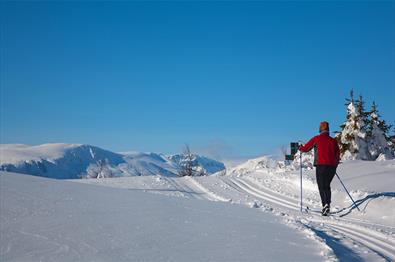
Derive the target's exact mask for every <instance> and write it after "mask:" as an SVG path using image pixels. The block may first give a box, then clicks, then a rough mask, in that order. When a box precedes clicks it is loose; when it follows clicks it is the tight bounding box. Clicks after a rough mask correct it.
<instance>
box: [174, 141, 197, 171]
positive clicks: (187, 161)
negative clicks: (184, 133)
mask: <svg viewBox="0 0 395 262" xmlns="http://www.w3.org/2000/svg"><path fill="white" fill-rule="evenodd" d="M193 158H194V157H193V154H192V153H191V150H190V148H189V146H188V144H185V147H184V150H183V154H182V159H181V160H180V171H179V172H178V175H179V176H193Z"/></svg>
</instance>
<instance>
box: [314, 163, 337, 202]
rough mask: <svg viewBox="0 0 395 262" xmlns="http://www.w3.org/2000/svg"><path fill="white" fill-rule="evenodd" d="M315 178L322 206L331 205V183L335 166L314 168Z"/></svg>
mask: <svg viewBox="0 0 395 262" xmlns="http://www.w3.org/2000/svg"><path fill="white" fill-rule="evenodd" d="M315 172H316V178H317V184H318V190H319V191H320V196H321V202H322V206H325V205H326V204H328V205H330V204H331V182H332V179H333V177H334V176H335V174H336V167H335V166H324V165H317V166H316V170H315Z"/></svg>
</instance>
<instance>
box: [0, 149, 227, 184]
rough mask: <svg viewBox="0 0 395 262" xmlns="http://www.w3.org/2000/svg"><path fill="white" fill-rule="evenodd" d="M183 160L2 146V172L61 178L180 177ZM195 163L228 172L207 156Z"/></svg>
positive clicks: (208, 169) (211, 170)
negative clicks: (181, 161)
mask: <svg viewBox="0 0 395 262" xmlns="http://www.w3.org/2000/svg"><path fill="white" fill-rule="evenodd" d="M181 158H182V155H172V156H166V155H164V154H157V153H142V152H125V153H114V152H111V151H108V150H104V149H101V148H99V147H95V146H91V145H81V144H44V145H38V146H29V145H21V144H0V170H3V171H10V172H16V173H23V174H30V175H36V176H43V177H50V178H57V179H70V178H72V179H75V178H81V177H88V178H97V177H117V176H144V175H156V174H161V175H166V176H177V175H178V173H179V169H180V166H179V161H180V159H181ZM194 161H195V162H196V166H197V167H198V168H199V169H200V170H202V171H204V173H206V174H212V173H215V172H218V171H220V170H224V169H225V166H224V164H223V163H221V162H218V161H215V160H213V159H209V158H206V157H204V156H199V155H194Z"/></svg>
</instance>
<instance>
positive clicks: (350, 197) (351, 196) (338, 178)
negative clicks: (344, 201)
mask: <svg viewBox="0 0 395 262" xmlns="http://www.w3.org/2000/svg"><path fill="white" fill-rule="evenodd" d="M335 174H336V176H337V178H338V179H339V181H340V183H341V184H342V186H343V187H344V190H346V192H347V194H348V196H349V197H350V199H351V201H352V202H353V204H354V206H355V207H356V208H357V209H358V211H359V212H361V210H360V209H359V207H358V206H357V204H356V203H355V201H354V199H353V198H352V196H351V195H350V193H349V192H348V190H347V188H346V186H345V185H344V184H343V181H342V180H341V179H340V177H339V175H338V174H337V173H335Z"/></svg>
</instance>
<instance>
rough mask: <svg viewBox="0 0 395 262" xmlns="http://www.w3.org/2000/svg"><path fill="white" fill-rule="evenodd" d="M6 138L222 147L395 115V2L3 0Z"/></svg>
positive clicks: (238, 151) (270, 148)
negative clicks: (350, 115) (373, 112)
mask: <svg viewBox="0 0 395 262" xmlns="http://www.w3.org/2000/svg"><path fill="white" fill-rule="evenodd" d="M0 5H1V8H0V10H1V11H0V16H1V18H0V19H1V32H2V33H1V69H0V70H1V71H0V72H1V79H0V81H1V82H0V83H1V143H27V144H40V143H48V142H67V143H69V142H73V143H88V144H93V145H97V146H100V147H104V148H107V149H110V150H114V151H124V150H136V151H156V152H165V153H175V152H178V151H180V150H181V148H182V146H183V144H184V143H189V144H190V146H191V148H192V149H195V150H197V151H201V152H205V153H207V154H211V155H213V154H218V155H220V156H224V157H230V156H240V155H244V156H251V155H260V154H266V153H274V152H275V151H276V149H277V148H278V147H279V146H281V145H283V144H288V142H290V141H292V140H307V139H308V138H310V137H311V136H313V135H315V134H316V133H317V128H318V124H319V122H320V121H322V120H327V121H329V122H330V123H331V126H332V130H333V131H334V130H336V129H337V128H338V126H339V125H340V124H341V123H342V122H343V121H344V120H345V107H344V105H343V104H344V99H345V98H346V97H347V96H348V93H349V90H350V89H351V88H353V89H354V91H355V93H356V94H357V95H358V94H362V95H363V96H364V97H365V100H366V101H367V106H368V107H370V104H371V102H372V101H373V100H375V101H376V102H377V104H378V105H379V110H380V112H381V114H382V116H383V117H384V119H386V120H387V121H388V122H389V123H394V120H395V105H394V104H395V73H394V72H395V40H394V39H395V36H394V32H395V28H394V24H395V23H394V22H395V4H394V2H393V1H392V2H376V1H371V2H370V1H365V2H358V1H349V2H339V1H336V2H323V1H319V2H311V1H308V2H298V1H292V2H282V1H280V2H266V1H265V2H179V1H176V2H101V3H92V2H82V3H78V2H71V3H70V2H69V3H67V2H63V3H62V2H36V3H29V2H19V3H12V2H1V4H0Z"/></svg>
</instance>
